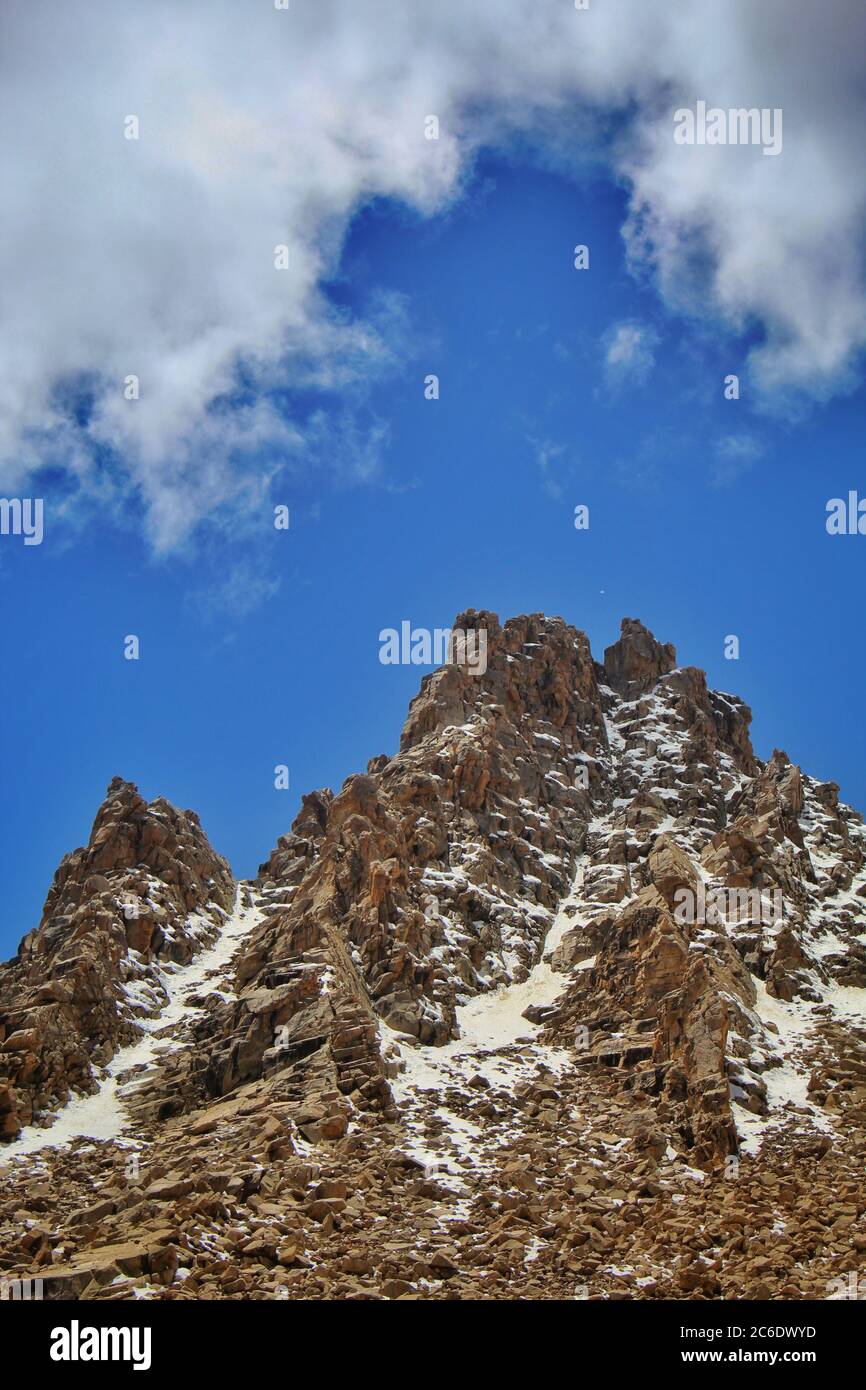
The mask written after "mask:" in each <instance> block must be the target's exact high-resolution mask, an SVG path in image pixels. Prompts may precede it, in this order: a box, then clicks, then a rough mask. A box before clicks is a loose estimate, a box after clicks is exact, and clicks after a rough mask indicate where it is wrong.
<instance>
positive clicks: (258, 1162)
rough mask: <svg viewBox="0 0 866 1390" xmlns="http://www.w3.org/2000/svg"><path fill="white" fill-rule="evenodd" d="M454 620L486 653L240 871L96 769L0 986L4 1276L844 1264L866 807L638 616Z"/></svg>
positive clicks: (228, 1291) (823, 1273) (121, 1287)
mask: <svg viewBox="0 0 866 1390" xmlns="http://www.w3.org/2000/svg"><path fill="white" fill-rule="evenodd" d="M455 627H457V628H462V629H468V630H476V631H477V630H478V629H483V630H484V631H485V632H486V636H487V665H486V670H485V671H484V672H483V673H480V672H478V671H476V670H473V669H471V668H468V667H465V666H462V665H460V664H459V663H458V664H449V665H446V666H444V667H443V668H442V669H441V670H438V671H435V672H433V673H432V674H431V675H429V676H427V677H425V679H424V680H423V682H422V685H421V690H420V692H419V694H418V696H417V697H416V699H415V700H414V701H413V702H412V704H411V706H410V709H409V714H408V718H407V721H406V724H405V727H404V729H403V733H402V736H401V738H400V744H399V750H398V751H397V752H396V753H395V754H394V756H392V757H388V756H386V755H380V756H378V757H375V758H373V759H372V760H371V761H370V763H369V764H368V766H367V769H366V771H365V772H363V773H359V774H356V775H354V776H351V777H349V778H348V779H347V780H346V782H345V783H344V784H343V786H342V788H341V789H340V790H339V791H338V792H337V793H336V794H334V793H333V792H332V791H330V790H329V789H323V790H320V791H314V792H312V793H310V794H309V795H307V796H305V797H304V798H303V803H302V807H301V810H300V812H299V814H298V816H297V817H296V819H295V821H294V824H293V825H292V827H291V829H290V831H289V832H288V833H287V834H286V835H284V836H283V837H282V838H281V839H280V840H279V842H278V843H277V846H276V848H275V849H274V850H273V851H272V853H271V854H270V856H269V858H268V859H267V860H266V861H265V862H264V863H263V864H262V866H261V869H260V871H259V875H258V878H257V879H256V880H255V881H254V882H252V883H248V884H243V885H240V888H239V889H238V891H237V893H236V889H235V885H234V883H233V881H232V878H231V874H230V872H229V870H228V867H227V866H226V865H225V863H224V862H223V861H222V860H221V859H219V857H218V856H217V855H215V854H214V852H213V850H212V849H211V848H210V846H209V845H208V843H207V840H206V839H205V837H204V835H203V833H202V831H201V828H200V826H199V824H198V821H197V818H196V817H195V816H193V815H192V813H190V812H185V813H181V812H178V811H175V810H173V808H171V807H170V806H169V805H168V804H167V803H165V802H161V801H156V802H153V803H151V804H150V805H146V804H145V803H144V802H143V801H142V800H141V798H139V797H138V795H137V793H136V792H135V789H134V788H133V787H130V786H129V785H128V784H125V783H121V782H119V781H116V782H114V783H112V785H111V787H110V788H109V796H108V799H107V801H106V803H105V805H104V806H103V807H102V808H101V810H100V812H99V815H98V816H97V820H96V823H95V825H94V830H93V833H92V835H91V839H90V842H89V844H88V847H87V848H86V849H84V850H78V851H76V852H75V853H74V854H73V855H70V856H68V858H67V859H65V860H64V861H63V863H62V864H61V866H60V869H59V870H58V873H57V875H56V877H55V881H54V884H53V885H52V888H51V891H50V893H49V896H48V901H47V903H46V910H45V915H44V918H43V921H42V923H41V925H40V926H39V928H38V929H37V930H36V931H35V932H33V933H31V935H30V936H28V937H26V938H25V940H24V941H23V942H22V944H21V948H20V950H19V954H18V957H17V958H16V960H14V961H12V962H10V963H9V964H8V965H6V966H4V967H2V969H0V1125H2V1126H4V1132H5V1135H6V1136H7V1138H8V1139H9V1140H10V1142H9V1144H8V1146H7V1149H6V1153H7V1154H8V1155H9V1161H8V1163H7V1166H6V1167H5V1169H4V1168H2V1167H0V1274H3V1273H5V1274H7V1275H8V1274H9V1273H10V1272H11V1273H12V1274H14V1275H15V1276H16V1277H17V1276H20V1277H24V1275H25V1274H29V1275H31V1276H32V1275H34V1274H36V1273H39V1274H40V1275H41V1276H42V1277H44V1280H45V1284H46V1288H47V1290H48V1296H56V1297H64V1296H74V1297H84V1298H91V1297H118V1296H119V1297H131V1296H133V1291H135V1290H137V1291H138V1292H139V1293H140V1292H141V1291H142V1289H144V1290H147V1291H148V1292H149V1294H150V1296H156V1297H250V1296H253V1297H255V1296H259V1297H335V1298H339V1297H355V1296H359V1295H362V1296H363V1295H366V1296H382V1295H384V1296H385V1297H393V1298H398V1297H410V1298H411V1297H417V1296H422V1295H423V1296H424V1297H438V1296H442V1297H454V1296H457V1297H462V1296H466V1297H470V1296H471V1297H477V1296H481V1297H550V1296H553V1297H574V1296H575V1289H577V1290H578V1291H580V1290H585V1293H580V1292H579V1293H578V1296H587V1297H605V1298H607V1297H641V1298H653V1297H664V1298H690V1297H724V1298H728V1297H730V1298H742V1297H758V1298H764V1297H771V1296H772V1297H782V1298H800V1297H827V1296H832V1294H833V1288H834V1287H841V1285H838V1286H837V1285H834V1284H833V1281H834V1280H842V1282H843V1283H844V1280H845V1279H847V1278H848V1276H849V1274H850V1273H851V1271H856V1270H857V1269H859V1268H860V1267H861V1265H862V1262H863V1258H864V1251H866V1197H864V1195H863V1193H862V1184H861V1182H860V1170H861V1168H862V1161H863V1156H864V1154H866V1134H864V1125H866V1026H864V1016H863V1003H862V1002H861V1001H863V999H864V995H863V994H862V991H863V990H864V989H866V947H864V944H863V941H864V928H866V922H864V916H866V829H864V826H863V822H862V820H861V818H860V817H859V816H858V815H856V813H854V812H853V811H851V810H850V809H849V808H848V807H845V806H844V805H842V804H841V803H840V802H839V799H838V788H837V787H836V786H835V784H833V783H826V782H820V781H816V780H815V779H814V778H811V777H809V776H807V775H806V774H804V773H803V772H801V770H800V769H799V768H798V767H796V766H795V765H794V764H792V763H791V762H790V760H789V759H788V757H787V756H786V754H784V753H782V752H779V751H775V752H774V753H773V754H772V756H771V757H770V759H769V760H768V761H767V762H762V761H761V760H760V759H759V758H757V757H756V756H755V753H754V751H753V749H752V746H751V742H750V738H749V724H750V719H751V714H750V711H749V709H748V707H747V706H746V705H745V704H744V703H743V702H742V701H741V700H740V699H738V698H737V697H735V696H731V695H726V694H721V693H718V692H714V691H711V690H709V689H708V687H707V683H706V678H705V676H704V674H703V672H701V671H699V670H697V669H695V668H693V667H688V666H685V667H683V666H677V664H676V652H675V649H674V648H673V646H671V645H670V644H661V643H659V642H658V641H656V639H655V638H654V637H653V635H652V634H651V633H650V632H648V631H647V629H646V628H644V627H643V625H642V624H641V623H639V622H637V621H636V620H634V619H625V620H624V621H623V624H622V633H621V636H620V638H619V640H618V641H617V642H615V643H614V644H613V645H612V646H610V647H608V648H607V650H606V652H605V656H604V662H603V663H598V662H595V661H594V660H593V658H592V654H591V652H590V649H589V643H588V641H587V639H586V637H585V636H584V634H582V633H580V632H578V631H577V630H576V629H574V628H573V627H570V626H569V625H568V624H566V623H565V622H563V621H562V620H561V619H558V618H547V617H544V616H543V615H540V614H533V615H530V616H523V617H518V618H513V619H511V620H509V621H508V622H506V623H504V624H500V622H499V620H498V619H497V617H496V616H495V615H494V614H492V613H488V612H484V611H475V610H470V611H469V612H467V613H464V614H461V615H460V616H459V617H458V618H457V619H456V620H455ZM137 1019H144V1020H145V1022H146V1023H147V1027H148V1029H149V1031H148V1033H147V1034H146V1035H145V1036H144V1038H143V1039H142V1038H141V1036H140V1025H139V1024H138V1023H137V1022H136V1020H137ZM148 1019H149V1022H148ZM112 1058H113V1059H114V1060H111V1059H112ZM109 1062H110V1065H111V1075H110V1077H109V1078H108V1079H106V1078H105V1074H104V1069H105V1067H106V1065H107V1064H108V1063H109ZM72 1092H76V1093H78V1094H79V1095H84V1096H86V1095H87V1093H88V1092H92V1093H93V1096H92V1101H87V1100H86V1099H85V1100H80V1101H78V1102H77V1107H78V1108H77V1109H75V1111H74V1112H73V1111H72V1110H67V1109H64V1108H63V1102H64V1101H65V1100H66V1099H67V1097H68V1096H69V1095H70V1093H72ZM88 1106H89V1107H90V1108H89V1109H88ZM51 1112H57V1119H56V1126H55V1127H56V1129H57V1130H60V1131H62V1135H63V1139H64V1143H63V1144H62V1145H61V1146H60V1147H57V1148H46V1147H45V1146H44V1145H45V1144H46V1143H49V1142H50V1140H51V1134H52V1131H51V1129H50V1128H48V1129H46V1130H44V1131H40V1130H39V1128H38V1124H39V1123H40V1122H47V1121H48V1120H49V1119H50V1114H51ZM73 1114H74V1121H73V1120H70V1119H68V1116H70V1115H73ZM64 1126H65V1128H64ZM40 1133H41V1135H42V1138H41V1139H40ZM121 1135H123V1136H124V1141H125V1147H120V1146H119V1144H118V1142H117V1141H118V1138H119V1137H120V1136H121ZM76 1136H77V1137H76ZM130 1145H132V1146H133V1149H134V1162H133V1159H132V1158H130V1147H129V1146H130ZM25 1154H27V1155H29V1157H28V1160H27V1166H26V1170H25V1167H23V1166H22V1164H21V1163H20V1162H19V1161H18V1160H19V1156H20V1157H23V1156H24V1155H25ZM94 1171H95V1172H96V1173H97V1174H98V1177H97V1180H96V1182H95V1187H94V1179H93V1177H92V1174H93V1172H94ZM816 1194H820V1195H819V1196H818V1197H816ZM23 1202H24V1203H26V1204H31V1209H32V1210H33V1211H34V1212H35V1213H37V1214H38V1222H37V1224H36V1225H35V1226H34V1227H33V1228H32V1229H31V1230H29V1233H28V1235H27V1236H26V1238H25V1240H24V1241H23V1242H22V1241H21V1238H20V1229H19V1228H18V1227H16V1226H15V1221H14V1216H13V1215H12V1213H14V1212H15V1211H19V1210H20V1208H21V1206H22V1203H23ZM4 1204H5V1206H4ZM4 1211H5V1212H6V1213H7V1214H8V1218H9V1225H8V1229H7V1230H6V1231H5V1233H4V1226H3V1220H4ZM780 1223H781V1227H780ZM4 1235H5V1236H8V1240H7V1241H6V1243H4ZM383 1235H384V1237H385V1238H383ZM13 1236H14V1238H13ZM4 1251H5V1252H7V1253H3V1252H4Z"/></svg>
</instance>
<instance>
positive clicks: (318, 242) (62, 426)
mask: <svg viewBox="0 0 866 1390" xmlns="http://www.w3.org/2000/svg"><path fill="white" fill-rule="evenodd" d="M864 51H866V9H864V7H863V6H862V3H861V0H824V3H823V4H822V6H820V7H818V6H806V7H803V6H800V7H797V8H796V11H794V10H793V9H792V7H791V5H790V3H786V0H762V3H761V4H760V5H757V4H755V3H754V0H728V3H727V4H726V5H724V6H723V5H720V4H718V3H716V0H713V3H710V0H692V3H690V4H689V5H688V6H673V5H664V4H661V3H649V2H648V0H591V3H590V8H589V9H588V10H577V9H575V8H574V7H573V6H572V5H570V4H569V3H568V0H539V3H537V4H533V5H527V4H525V3H523V0H520V3H518V0H473V4H472V5H466V4H465V3H464V0H437V3H436V4H433V5H429V4H427V3H426V0H423V3H422V0H400V2H399V3H398V0H391V2H390V3H384V2H383V0H364V3H360V4H359V3H356V0H291V5H290V9H289V10H288V11H285V10H277V9H276V8H275V6H274V5H273V4H272V3H271V2H270V0H249V3H244V4H239V3H238V2H237V0H209V3H208V4H207V5H200V4H197V5H184V4H181V3H180V0H148V4H147V5H146V6H124V5H119V4H117V3H116V0H87V3H86V4H85V5H81V6H58V5H56V4H55V3H53V0H5V3H4V6H3V11H2V17H0V130H2V144H0V189H2V199H3V217H2V220H0V322H2V338H0V486H2V487H3V488H4V489H5V490H6V491H7V492H9V491H11V490H12V489H16V488H17V489H19V490H21V489H24V488H25V487H26V485H27V482H28V480H29V479H30V478H31V477H32V475H33V474H34V473H35V472H36V471H37V470H38V469H40V468H44V467H54V468H60V469H62V470H63V474H64V476H65V477H66V478H67V479H69V480H71V481H72V482H73V483H74V484H75V485H76V486H77V487H79V488H80V489H81V490H82V491H83V492H84V493H85V494H87V493H91V494H93V495H97V496H98V495H99V494H100V492H102V493H106V492H110V491H111V490H112V489H113V488H118V489H119V490H120V492H121V493H124V492H125V493H129V492H130V491H131V492H132V493H133V494H134V495H135V496H137V497H139V498H140V499H141V502H142V505H143V508H144V515H145V521H146V527H147V531H148V534H149V536H150V538H151V541H152V543H153V545H154V547H155V548H156V549H157V550H170V549H172V548H175V547H178V546H180V545H181V544H182V543H183V541H184V539H185V537H187V536H188V535H189V533H190V531H191V530H192V529H193V528H194V527H195V525H196V523H197V521H198V520H199V519H200V518H201V517H203V516H207V515H214V514H216V513H218V512H219V511H220V509H224V508H229V509H231V508H238V507H241V508H242V507H243V506H245V505H248V504H249V503H250V499H253V500H254V499H255V498H256V497H257V496H258V495H259V493H260V492H261V490H262V488H263V486H264V485H265V484H264V481H263V480H266V477H267V473H268V469H271V468H274V467H276V466H278V464H279V462H280V461H282V460H284V459H286V458H295V459H298V460H303V459H304V458H305V457H306V454H307V451H308V450H309V449H310V447H311V441H310V440H309V439H308V438H307V437H306V426H304V425H301V424H299V423H298V422H295V421H292V420H290V419H287V418H286V412H285V411H284V410H282V409H279V408H277V406H276V405H275V404H274V400H275V395H274V393H275V392H277V391H280V390H285V389H286V388H294V387H305V386H310V385H315V386H318V387H324V388H335V389H342V390H343V391H344V392H345V391H350V390H351V389H352V387H353V384H354V383H358V382H359V381H362V380H363V379H364V378H365V377H366V376H367V375H368V374H370V373H374V372H375V371H377V370H378V369H380V368H383V367H386V366H387V365H388V363H389V362H390V361H392V360H393V358H394V334H395V332H399V324H398V323H397V320H398V319H399V309H398V306H394V305H388V304H387V303H384V304H383V306H382V310H381V313H377V314H376V315H374V316H372V317H371V320H370V321H368V322H359V321H356V320H355V321H353V320H351V319H349V318H347V317H346V316H345V315H340V314H338V313H337V312H336V311H335V309H334V308H333V306H332V305H331V304H330V303H329V301H328V299H327V298H326V296H325V295H324V294H323V293H322V291H321V289H320V286H321V284H322V281H323V279H325V278H326V277H327V276H328V275H329V274H330V273H332V272H333V270H334V268H335V266H336V265H337V263H338V261H339V255H340V249H341V245H342V240H343V237H344V235H345V232H346V228H347V226H348V224H349V222H350V220H351V218H352V216H353V214H354V213H355V211H356V210H357V209H358V208H359V207H360V206H362V205H363V204H364V203H366V202H368V201H369V200H371V199H373V198H375V197H387V198H394V199H398V200H400V201H402V202H403V203H405V204H407V205H409V206H410V207H412V208H413V209H416V210H417V211H418V212H419V213H421V214H423V215H426V216H432V215H434V214H435V213H437V212H438V211H440V210H442V209H443V208H446V207H447V206H448V205H449V203H451V202H452V201H453V200H455V199H457V198H459V197H460V196H461V191H462V188H463V185H464V182H465V178H466V176H467V174H468V172H469V171H470V170H471V166H472V160H473V157H474V156H475V155H476V153H477V152H478V150H479V149H480V148H482V147H483V146H484V145H486V144H489V143H491V142H503V141H507V140H508V139H509V137H510V136H512V135H517V134H519V135H520V136H521V138H523V139H524V140H529V141H530V142H532V141H535V142H536V143H537V144H538V146H539V148H541V147H543V146H544V145H545V144H550V143H551V142H553V143H557V142H558V143H560V144H561V145H565V146H566V147H567V145H568V140H569V132H570V131H572V130H574V131H576V130H583V131H588V130H591V131H593V132H594V136H593V138H594V140H595V142H596V146H597V148H595V149H594V150H593V151H591V153H592V154H594V155H600V156H601V157H603V158H604V159H605V160H606V161H607V162H608V164H609V166H610V169H611V172H612V174H613V176H614V177H616V178H618V179H620V180H622V181H623V182H624V185H625V187H626V188H627V189H628V195H629V212H628V217H627V221H626V225H625V227H624V228H623V232H624V235H625V238H626V242H627V246H628V250H629V255H630V257H631V260H632V263H633V265H634V266H635V268H637V269H641V270H643V271H645V272H647V273H649V274H650V275H651V276H653V277H654V279H655V283H656V284H657V287H658V290H659V293H660V295H661V296H662V298H663V299H664V301H665V302H666V303H667V305H668V306H669V307H670V308H671V309H674V310H676V311H683V310H685V311H687V312H688V313H693V314H697V315H700V316H701V317H702V318H704V319H708V320H715V321H718V322H719V323H720V324H721V325H724V326H725V327H726V328H728V329H732V330H735V331H748V332H750V333H752V334H753V335H754V339H755V342H756V346H755V347H754V349H753V351H752V353H751V359H750V363H749V369H750V371H751V374H752V376H753V379H754V381H755V383H756V385H757V387H758V388H759V389H760V390H762V391H763V392H765V393H774V392H775V393H786V392H791V391H794V392H801V393H807V394H808V395H810V396H812V397H816V398H819V399H820V398H821V397H824V396H826V395H828V394H830V393H832V392H833V391H835V390H838V389H844V388H846V387H847V386H849V385H850V384H851V381H852V380H853V379H854V375H853V374H854V372H855V371H856V361H857V356H858V354H859V352H860V351H861V349H862V347H863V343H864V333H866V294H864V266H863V260H862V248H863V221H864V208H866V162H864V160H863V159H862V153H861V140H862V130H863V128H864V115H866V110H864V107H866V87H864V83H863V80H862V77H863V74H862V58H861V55H862V53H863V52H864ZM698 100H704V101H706V102H707V103H708V104H709V105H712V106H722V107H729V106H730V107H740V106H746V107H759V108H762V107H770V108H781V109H782V110H783V111H784V149H783V151H782V153H781V154H779V155H778V156H777V157H775V158H773V159H767V158H763V157H762V155H761V150H760V149H756V148H754V147H738V146H731V145H728V146H725V147H717V148H708V147H706V146H704V147H699V146H683V145H679V144H677V143H675V141H674V139H673V113H674V111H675V109H677V108H678V107H682V106H685V105H691V104H693V103H694V102H696V101H698ZM581 113H582V114H583V115H584V116H586V115H587V113H588V114H589V115H590V116H591V117H592V119H590V120H588V121H587V120H584V121H582V122H581V121H578V120H576V117H577V116H579V115H580V114H581ZM431 114H434V115H436V117H437V118H438V122H439V138H438V139H436V140H430V139H427V138H425V120H426V118H427V117H428V116H429V115H431ZM129 115H135V116H136V117H137V118H138V121H139V125H140V130H139V139H137V140H128V139H126V138H125V136H124V122H125V118H126V117H127V116H129ZM573 153H574V154H575V156H576V157H578V156H580V155H581V154H585V153H587V152H586V151H578V150H575V151H573ZM280 245H282V246H285V247H287V248H288V269H285V270H282V269H276V268H275V256H274V248H275V247H276V246H280ZM132 374H134V375H136V376H138V378H139V380H140V399H139V400H137V401H136V400H128V399H126V398H125V395H124V381H125V379H126V378H127V377H128V376H130V375H132ZM315 428H316V429H318V430H319V431H320V430H321V424H319V425H318V426H316V427H315ZM376 428H377V429H380V428H381V426H376ZM315 443H316V441H315V440H313V441H312V452H313V454H315ZM374 443H375V441H374V442H373V443H371V442H369V441H366V442H365V441H363V440H360V441H356V453H357V456H358V459H359V465H358V466H359V468H360V469H361V471H362V472H363V471H364V470H367V471H368V472H369V470H370V469H371V468H374V466H375V465H374V463H373V462H372V461H371V450H373V449H374ZM108 474H110V475H111V478H112V482H111V484H109V483H107V482H106V476H107V475H108Z"/></svg>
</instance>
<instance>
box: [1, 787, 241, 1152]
mask: <svg viewBox="0 0 866 1390" xmlns="http://www.w3.org/2000/svg"><path fill="white" fill-rule="evenodd" d="M233 898H234V880H233V878H232V874H231V871H230V869H229V867H228V865H227V864H226V862H225V860H223V859H221V858H220V856H219V855H217V854H216V853H215V852H214V851H213V849H212V848H211V846H210V844H209V843H208V840H207V837H206V836H205V834H204V831H203V830H202V828H201V825H200V823H199V819H198V816H197V815H196V814H195V812H194V811H177V810H175V808H174V807H173V806H171V805H170V804H169V803H168V802H167V801H165V800H163V799H162V798H161V797H160V798H158V799H157V800H155V801H152V802H150V804H148V803H147V802H146V801H144V799H143V798H142V797H141V796H139V794H138V791H137V790H136V788H135V787H134V786H133V785H132V784H131V783H129V782H124V781H123V780H122V779H121V778H119V777H115V778H114V780H113V781H112V782H111V784H110V786H109V788H108V792H107V795H106V799H105V801H104V802H103V804H102V806H101V807H100V809H99V811H98V813H97V816H96V820H95V821H94V824H93V829H92V831H91V834H90V839H89V840H88V843H87V845H86V846H85V847H84V848H82V849H77V850H75V851H73V853H71V854H68V855H66V857H65V858H64V859H63V861H62V862H61V864H60V866H59V868H58V869H57V872H56V874H55V875H54V880H53V882H52V884H51V887H50V889H49V891H48V897H47V898H46V901H45V908H44V911H43V914H42V920H41V922H40V924H39V926H38V927H37V928H36V929H35V930H34V931H32V932H29V933H28V934H27V935H26V936H25V937H24V939H23V940H22V942H21V944H20V946H19V948H18V955H17V958H16V959H14V960H12V961H9V962H8V963H7V964H6V965H4V966H2V967H0V1133H2V1134H3V1136H4V1137H6V1138H9V1137H12V1136H14V1135H16V1134H17V1133H18V1132H19V1130H20V1129H21V1127H22V1125H29V1124H32V1123H34V1121H36V1122H39V1120H40V1119H41V1118H42V1117H43V1112H47V1113H46V1118H47V1117H48V1115H50V1113H51V1112H53V1111H54V1110H55V1109H56V1108H57V1107H59V1106H62V1105H63V1104H64V1103H65V1102H66V1100H67V1099H68V1098H69V1096H70V1093H71V1092H79V1093H86V1092H89V1091H92V1090H94V1089H95V1088H96V1084H97V1078H96V1072H97V1070H98V1069H100V1068H102V1067H104V1066H105V1065H106V1063H108V1062H109V1060H110V1059H111V1057H112V1056H113V1054H114V1052H115V1050H116V1048H117V1047H118V1046H120V1045H121V1044H122V1043H125V1042H130V1041H131V1040H132V1039H133V1038H134V1037H135V1036H136V1033H137V1028H136V1023H135V1019H136V1017H140V1016H143V1015H145V1014H148V1013H152V1012H154V1011H155V1010H158V1009H159V1007H160V1004H161V1002H164V999H165V993H164V990H163V989H162V987H161V982H160V979H159V974H158V971H157V970H156V969H155V968H154V967H156V966H158V965H159V964H160V963H164V962H174V963H175V964H180V965H182V964H185V963H186V962H187V961H189V960H190V959H191V957H192V955H193V954H194V952H195V951H196V950H197V949H198V947H199V946H200V945H201V943H202V941H204V940H206V939H207V938H208V936H212V935H213V934H215V932H216V930H217V926H218V921H219V916H218V914H219V913H220V912H222V913H223V914H226V913H227V912H228V911H229V909H230V908H231V906H232V902H233Z"/></svg>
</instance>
